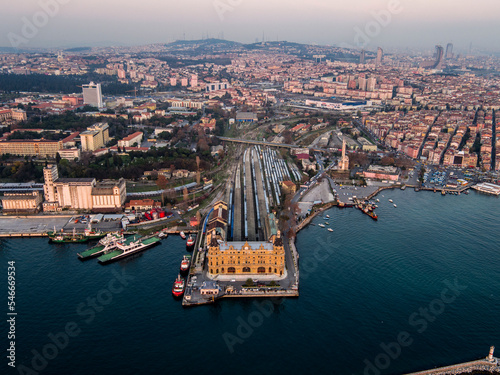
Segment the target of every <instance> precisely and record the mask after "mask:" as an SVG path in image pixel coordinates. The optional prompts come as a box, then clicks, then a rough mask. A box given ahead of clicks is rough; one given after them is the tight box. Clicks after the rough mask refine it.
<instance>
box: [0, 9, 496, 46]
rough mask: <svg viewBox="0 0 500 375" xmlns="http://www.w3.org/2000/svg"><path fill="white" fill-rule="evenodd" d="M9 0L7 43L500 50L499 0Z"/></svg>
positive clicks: (0, 27)
mask: <svg viewBox="0 0 500 375" xmlns="http://www.w3.org/2000/svg"><path fill="white" fill-rule="evenodd" d="M3 1H4V2H6V4H8V5H6V4H4V6H3V7H2V8H3V9H2V13H1V15H0V20H1V22H0V46H6V47H7V46H12V45H13V44H14V45H15V44H17V45H18V46H19V47H23V46H24V47H70V46H71V47H74V46H96V45H111V44H115V45H137V44H148V43H158V42H171V41H173V40H177V39H183V38H186V39H201V38H202V37H207V35H208V36H209V37H221V36H223V37H224V39H228V40H235V41H240V42H255V41H256V39H258V40H261V39H262V36H263V34H264V35H265V38H266V40H277V39H279V40H288V41H296V42H302V43H318V44H328V45H332V44H336V45H344V46H364V47H366V48H367V49H375V48H376V47H377V46H378V45H380V46H382V47H384V48H390V47H406V46H407V47H416V48H427V49H429V50H432V49H433V47H434V45H435V44H442V45H446V43H448V42H453V43H454V45H455V50H456V51H460V50H462V51H466V50H467V49H468V48H469V45H470V43H472V44H473V47H474V48H476V49H481V50H485V49H488V50H494V51H499V50H500V43H499V42H498V35H500V19H499V17H498V16H499V14H500V1H498V0H475V1H464V0H352V1H345V0H342V1H340V0H287V1H285V0H181V1H179V0H177V1H169V0H163V1H160V0H141V1H135V0H21V1H8V2H7V0H3ZM50 4H51V6H50V7H48V5H50ZM44 8H45V9H48V10H44ZM377 14H379V16H377ZM30 23H32V24H34V25H35V26H34V27H30V25H29V24H30Z"/></svg>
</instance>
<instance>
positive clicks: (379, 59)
mask: <svg viewBox="0 0 500 375" xmlns="http://www.w3.org/2000/svg"><path fill="white" fill-rule="evenodd" d="M382 61H384V50H383V49H382V48H380V47H378V49H377V58H376V59H375V65H376V66H380V65H382Z"/></svg>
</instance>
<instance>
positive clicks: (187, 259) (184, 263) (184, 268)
mask: <svg viewBox="0 0 500 375" xmlns="http://www.w3.org/2000/svg"><path fill="white" fill-rule="evenodd" d="M190 265H191V257H189V256H186V255H184V257H183V258H182V262H181V267H180V270H181V273H185V272H187V271H188V270H189V266H190Z"/></svg>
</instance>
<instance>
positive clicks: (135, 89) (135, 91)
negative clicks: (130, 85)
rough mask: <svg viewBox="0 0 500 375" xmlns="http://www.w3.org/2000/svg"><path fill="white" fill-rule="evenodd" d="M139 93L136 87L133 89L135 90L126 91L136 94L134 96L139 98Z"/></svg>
mask: <svg viewBox="0 0 500 375" xmlns="http://www.w3.org/2000/svg"><path fill="white" fill-rule="evenodd" d="M137 91H138V90H137V88H136V87H134V89H133V90H128V91H125V92H133V93H134V96H135V97H136V98H137Z"/></svg>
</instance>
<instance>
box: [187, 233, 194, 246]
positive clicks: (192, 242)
mask: <svg viewBox="0 0 500 375" xmlns="http://www.w3.org/2000/svg"><path fill="white" fill-rule="evenodd" d="M193 247H194V238H193V237H192V236H191V235H189V237H188V239H187V241H186V248H187V249H188V250H192V249H193Z"/></svg>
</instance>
